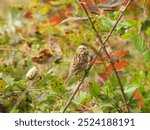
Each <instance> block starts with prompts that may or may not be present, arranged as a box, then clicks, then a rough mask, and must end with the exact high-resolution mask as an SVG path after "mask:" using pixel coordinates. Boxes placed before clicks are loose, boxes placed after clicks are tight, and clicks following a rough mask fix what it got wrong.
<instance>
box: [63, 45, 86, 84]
mask: <svg viewBox="0 0 150 130" xmlns="http://www.w3.org/2000/svg"><path fill="white" fill-rule="evenodd" d="M88 60H89V50H88V48H87V47H86V46H84V45H80V46H79V47H78V48H77V50H76V53H75V55H74V57H73V60H72V62H71V64H70V69H69V74H68V77H67V79H66V81H65V83H67V82H68V81H69V80H70V78H71V77H72V76H73V75H76V74H78V73H79V72H81V71H82V70H85V69H86V68H87V65H88Z"/></svg>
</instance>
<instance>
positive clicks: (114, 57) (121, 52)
mask: <svg viewBox="0 0 150 130" xmlns="http://www.w3.org/2000/svg"><path fill="white" fill-rule="evenodd" d="M127 54H129V51H128V50H125V51H122V50H118V51H117V52H115V53H111V54H110V57H111V58H112V60H113V61H114V60H116V59H117V58H121V57H123V56H125V55H127ZM103 59H104V60H108V58H107V56H104V57H103Z"/></svg>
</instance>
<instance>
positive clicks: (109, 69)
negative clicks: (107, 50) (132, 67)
mask: <svg viewBox="0 0 150 130" xmlns="http://www.w3.org/2000/svg"><path fill="white" fill-rule="evenodd" d="M114 66H115V69H116V70H121V69H122V68H124V67H126V66H128V64H127V62H126V61H125V60H122V61H120V62H115V64H114ZM112 71H113V68H112V66H111V65H109V66H108V67H107V68H106V72H109V73H110V72H112Z"/></svg>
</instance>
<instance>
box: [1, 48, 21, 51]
mask: <svg viewBox="0 0 150 130" xmlns="http://www.w3.org/2000/svg"><path fill="white" fill-rule="evenodd" d="M0 51H20V50H19V49H12V48H0Z"/></svg>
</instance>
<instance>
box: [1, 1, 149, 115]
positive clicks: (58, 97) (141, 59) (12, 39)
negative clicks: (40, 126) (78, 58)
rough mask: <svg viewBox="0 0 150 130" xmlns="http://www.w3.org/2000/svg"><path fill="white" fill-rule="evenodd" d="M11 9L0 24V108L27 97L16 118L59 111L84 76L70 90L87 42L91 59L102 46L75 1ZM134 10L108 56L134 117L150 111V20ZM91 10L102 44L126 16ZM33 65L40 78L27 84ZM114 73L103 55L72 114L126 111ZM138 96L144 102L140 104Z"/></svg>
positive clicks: (120, 27) (117, 31) (119, 29)
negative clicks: (74, 69) (79, 49)
mask: <svg viewBox="0 0 150 130" xmlns="http://www.w3.org/2000/svg"><path fill="white" fill-rule="evenodd" d="M135 4H136V3H135ZM9 9H10V10H9V12H8V16H9V17H4V18H0V105H1V106H3V107H4V108H6V110H7V111H8V112H11V111H12V108H13V107H14V105H15V104H16V103H17V102H18V101H19V100H20V98H22V99H21V101H20V102H19V104H18V106H17V107H16V108H15V110H13V112H18V113H23V112H44V113H45V112H47V113H50V112H60V111H61V110H62V108H64V106H65V105H66V103H67V102H68V100H69V99H70V97H71V96H72V94H73V92H74V90H75V89H76V87H77V85H78V82H79V81H80V80H81V79H82V77H83V75H84V72H83V74H81V75H76V76H73V77H74V78H73V80H71V81H69V84H65V79H66V77H67V75H68V71H69V64H70V63H71V61H72V59H73V57H74V54H75V52H76V48H77V47H78V46H79V45H81V44H83V43H84V44H85V46H87V47H88V49H89V52H90V55H91V57H90V58H89V60H91V59H92V58H93V57H94V56H95V55H97V51H98V48H99V46H101V44H100V42H99V41H98V38H97V34H96V33H95V31H94V30H93V28H92V25H91V23H90V22H89V20H88V19H87V16H86V15H85V12H84V10H83V9H81V7H80V6H79V3H77V2H76V1H74V0H57V1H54V0H53V1H45V0H43V1H41V0H32V1H30V2H29V6H25V5H11V6H9ZM115 9H117V8H115ZM128 10H129V11H127V12H126V13H125V14H124V18H122V20H121V21H120V22H119V23H118V24H117V26H116V27H115V28H114V32H113V34H111V37H110V38H109V40H108V41H107V43H106V50H107V51H108V54H109V56H110V58H111V59H112V64H113V65H114V66H115V68H116V71H117V73H118V75H119V80H120V82H121V84H122V86H123V90H124V93H125V96H126V98H127V103H128V105H129V107H130V111H131V112H143V113H144V112H150V105H149V104H150V87H149V86H150V72H149V70H150V47H149V43H150V38H149V37H150V27H149V25H150V19H149V18H144V17H142V18H141V16H142V15H143V12H142V11H139V9H138V8H133V9H132V7H129V8H128ZM91 12H92V11H90V9H89V10H88V13H89V15H90V17H91V20H92V22H93V25H94V27H95V28H96V30H97V31H98V32H99V34H100V36H101V38H102V40H104V39H105V38H106V37H107V35H108V33H109V31H111V29H112V28H113V26H114V24H115V23H116V21H117V20H118V18H119V16H120V15H121V12H120V11H119V9H118V10H113V11H104V13H102V14H101V15H95V14H93V13H91ZM45 50H46V51H45ZM122 51H125V53H126V52H128V51H129V53H127V54H124V52H122ZM122 60H124V61H125V63H126V64H127V65H128V66H127V67H124V64H121V63H120V61H122ZM33 66H36V67H37V68H38V73H37V75H36V77H35V78H33V79H32V80H28V79H26V74H27V72H28V71H29V70H30V69H31V68H32V67H33ZM109 67H111V64H110V62H109V60H108V58H107V56H106V54H105V53H104V51H101V54H100V55H99V56H98V58H97V61H96V62H95V63H94V65H93V66H92V67H91V70H90V73H89V74H88V75H87V77H86V79H85V80H84V82H83V84H82V85H81V87H80V88H79V90H78V92H77V94H76V95H75V97H74V98H73V100H72V101H71V104H70V106H69V107H68V109H67V112H78V111H80V112H87V111H88V112H109V113H110V112H116V113H117V112H126V110H125V104H124V102H123V96H122V92H121V90H120V83H118V77H116V74H115V73H114V72H113V71H111V72H109V71H108V69H109ZM120 68H121V69H120ZM112 70H113V69H112ZM136 90H138V91H139V93H138V94H139V95H140V98H135V92H136ZM24 92H26V93H25V95H23V94H24ZM22 96H23V97H22ZM141 99H142V100H141ZM139 102H141V103H142V105H141V106H138V103H139ZM1 111H3V110H1V109H0V112H1Z"/></svg>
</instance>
